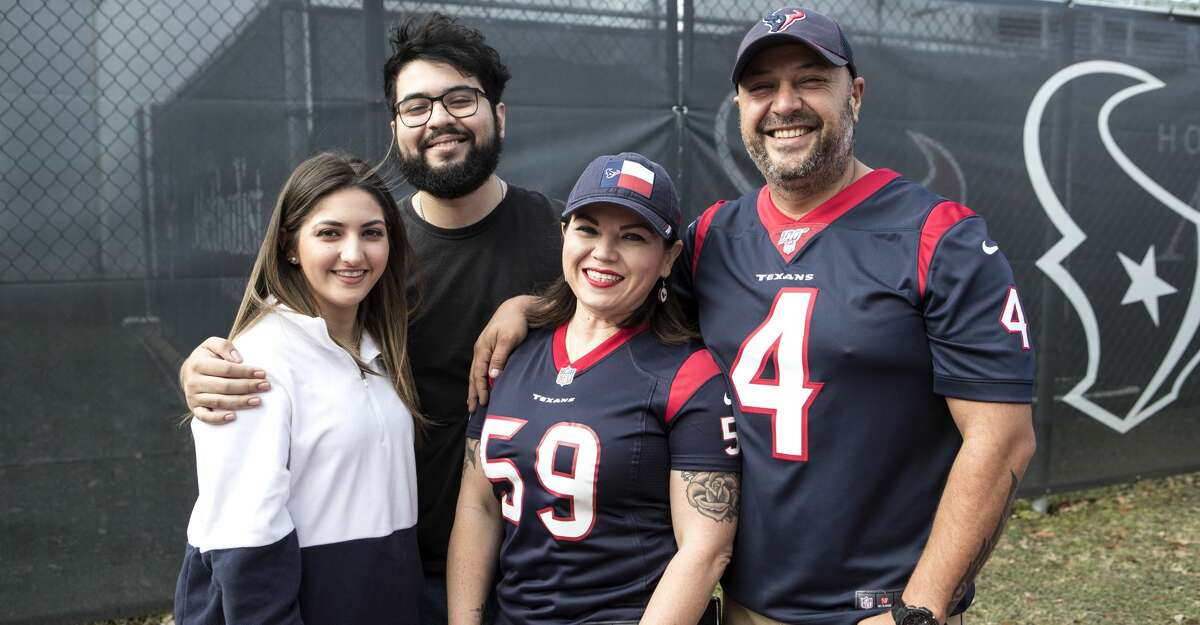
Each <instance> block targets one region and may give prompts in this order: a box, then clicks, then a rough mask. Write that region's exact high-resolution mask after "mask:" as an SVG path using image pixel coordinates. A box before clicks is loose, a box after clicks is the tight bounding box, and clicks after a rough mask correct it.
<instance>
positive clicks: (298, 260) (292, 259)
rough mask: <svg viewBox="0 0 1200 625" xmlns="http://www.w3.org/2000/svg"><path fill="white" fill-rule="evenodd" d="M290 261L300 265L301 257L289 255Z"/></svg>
mask: <svg viewBox="0 0 1200 625" xmlns="http://www.w3.org/2000/svg"><path fill="white" fill-rule="evenodd" d="M288 262H289V263H291V264H293V265H299V264H300V259H299V258H296V257H295V256H288Z"/></svg>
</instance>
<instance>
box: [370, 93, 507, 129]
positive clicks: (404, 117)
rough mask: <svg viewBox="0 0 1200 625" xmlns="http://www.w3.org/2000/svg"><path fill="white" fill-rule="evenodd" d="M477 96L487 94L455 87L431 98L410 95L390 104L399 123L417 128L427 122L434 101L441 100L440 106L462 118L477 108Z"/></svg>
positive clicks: (472, 113) (471, 113)
mask: <svg viewBox="0 0 1200 625" xmlns="http://www.w3.org/2000/svg"><path fill="white" fill-rule="evenodd" d="M479 96H483V97H485V98H486V97H487V94H486V93H484V92H483V90H482V89H477V88H475V87H455V88H453V89H451V90H449V91H447V92H446V93H443V94H442V95H440V96H437V97H433V98H431V97H429V96H425V95H410V96H408V97H406V98H404V99H403V100H400V101H399V102H397V103H395V104H394V105H392V110H393V111H394V112H395V113H396V116H397V117H399V118H400V123H402V124H404V125H405V126H408V127H409V128H419V127H421V126H424V125H425V124H426V123H427V122H429V118H430V117H431V116H432V115H433V104H434V103H435V102H441V103H442V107H443V108H445V109H446V112H447V113H449V114H450V115H451V116H453V117H455V118H457V119H462V118H464V117H470V116H472V115H474V114H475V112H476V111H478V110H479Z"/></svg>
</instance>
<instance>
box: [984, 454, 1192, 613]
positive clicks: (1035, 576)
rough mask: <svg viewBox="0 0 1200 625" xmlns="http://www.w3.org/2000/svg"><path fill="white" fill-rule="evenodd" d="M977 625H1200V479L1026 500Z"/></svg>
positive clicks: (989, 571) (989, 581)
mask: <svg viewBox="0 0 1200 625" xmlns="http://www.w3.org/2000/svg"><path fill="white" fill-rule="evenodd" d="M977 586H978V598H977V599H976V601H975V606H974V607H973V608H972V609H971V611H970V612H969V614H970V617H969V618H968V622H969V623H971V625H978V624H980V623H986V624H987V625H1024V624H1027V623H1028V624H1032V623H1037V624H1039V625H1074V624H1076V623H1080V624H1082V623H1087V624H1089V625H1097V624H1112V625H1132V624H1135V623H1136V624H1142V623H1148V624H1162V625H1170V624H1172V623H1177V624H1180V625H1200V473H1192V474H1187V475H1176V476H1172V477H1167V478H1162V479H1157V480H1144V481H1140V482H1135V483H1132V484H1121V485H1116V486H1105V487H1102V488H1096V489H1091V490H1086V491H1077V492H1073V493H1063V494H1060V495H1054V496H1051V497H1050V506H1049V509H1048V511H1047V513H1046V514H1040V513H1038V512H1035V511H1034V510H1032V509H1031V508H1030V507H1029V502H1028V501H1019V502H1018V503H1017V508H1016V511H1015V512H1014V514H1013V518H1012V519H1011V520H1010V521H1009V524H1008V528H1007V531H1006V532H1005V537H1004V540H1002V541H1001V542H1000V544H999V545H998V546H997V547H996V551H995V553H993V554H992V559H991V561H990V562H988V564H987V566H986V567H985V568H984V570H983V573H982V574H981V575H980V578H979V581H978V583H977Z"/></svg>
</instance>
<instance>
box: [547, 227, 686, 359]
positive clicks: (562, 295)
mask: <svg viewBox="0 0 1200 625" xmlns="http://www.w3.org/2000/svg"><path fill="white" fill-rule="evenodd" d="M566 223H567V220H564V221H563V224H564V226H565V225H566ZM675 241H676V239H675V238H673V237H672V238H670V239H663V250H664V251H667V250H670V249H671V246H672V245H674V244H675ZM662 286H666V283H665V282H663V281H662V280H661V279H660V280H659V282H657V283H655V286H654V287H651V288H650V292H649V293H647V294H646V299H645V300H642V303H641V304H640V305H639V306H638V307H637V308H636V309H634V311H633V312H631V313H629V316H628V317H626V318H624V319H622V320H621V322H620V323H618V324H617V327H620V328H638V327H641V326H644V325H647V324H649V326H650V331H651V332H653V333H654V337H655V338H657V339H658V341H659V342H660V343H663V344H665V345H682V344H684V343H687V342H688V341H691V340H694V339H699V338H700V333H699V332H697V331H696V328H695V327H694V326H692V324H691V323H689V322H688V320H687V316H686V315H684V314H683V307H681V306H680V305H679V299H678V298H677V297H676V296H674V295H670V294H668V297H667V301H665V302H660V301H659V300H658V288H660V287H662ZM666 288H667V290H668V291H669V290H670V287H669V286H667V287H666ZM578 303H579V300H578V299H576V297H575V292H574V291H572V290H571V285H569V284H567V280H566V278H564V277H563V276H559V277H558V279H557V280H555V281H554V283H553V284H551V285H550V286H548V287H546V289H545V290H543V291H542V292H541V293H540V296H539V297H538V302H537V304H536V305H534V306H533V308H531V309H530V310H529V312H528V313H527V314H526V319H527V323H528V324H529V327H531V328H557V327H558V326H560V325H562V324H564V323H566V322H568V321H570V320H571V317H572V316H573V315H574V314H575V307H576V306H577V305H578Z"/></svg>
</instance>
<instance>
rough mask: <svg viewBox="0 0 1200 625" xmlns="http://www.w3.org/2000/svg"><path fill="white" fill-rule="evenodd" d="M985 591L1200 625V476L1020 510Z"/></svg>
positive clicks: (160, 621) (1053, 622) (1050, 617)
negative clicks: (1042, 508)
mask: <svg viewBox="0 0 1200 625" xmlns="http://www.w3.org/2000/svg"><path fill="white" fill-rule="evenodd" d="M977 585H978V597H977V598H976V600H975V605H974V606H973V607H972V608H971V610H970V612H968V617H967V623H969V624H970V625H1035V624H1036V625H1076V624H1080V625H1082V624H1087V625H1134V624H1137V625H1142V624H1152V625H1172V624H1175V625H1200V473H1192V474H1188V475H1176V476H1172V477H1166V478H1162V479H1156V480H1143V481H1140V482H1135V483H1133V484H1121V485H1116V486H1105V487H1102V488H1095V489H1091V490H1085V491H1077V492H1072V493H1063V494H1060V495H1054V496H1051V497H1050V507H1049V510H1048V512H1047V513H1046V514H1041V513H1038V512H1035V511H1034V510H1033V509H1032V508H1030V505H1029V502H1028V501H1024V500H1021V501H1018V502H1017V505H1016V510H1015V512H1014V513H1013V518H1012V520H1010V521H1009V523H1008V528H1007V530H1006V532H1005V537H1004V539H1003V540H1002V541H1000V544H999V545H998V546H997V547H996V551H995V553H993V554H992V559H991V561H990V562H989V563H988V565H987V566H986V567H985V568H984V570H983V574H982V575H981V576H980V578H979V581H978V584H977ZM94 625H174V621H173V620H172V619H171V618H170V616H168V615H159V616H152V617H143V618H138V619H125V620H117V621H105V622H104V623H96V624H94Z"/></svg>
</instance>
